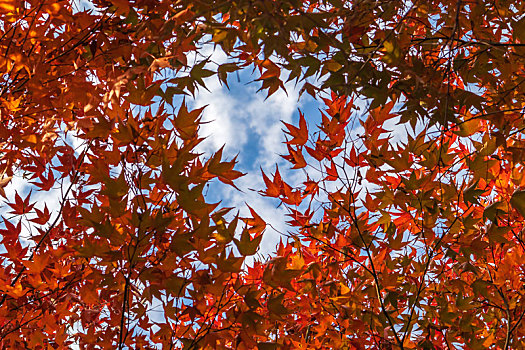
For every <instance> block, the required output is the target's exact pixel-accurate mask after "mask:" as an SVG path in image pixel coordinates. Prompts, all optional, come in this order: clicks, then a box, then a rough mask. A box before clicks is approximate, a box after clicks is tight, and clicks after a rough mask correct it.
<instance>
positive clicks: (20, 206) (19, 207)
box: [7, 191, 35, 215]
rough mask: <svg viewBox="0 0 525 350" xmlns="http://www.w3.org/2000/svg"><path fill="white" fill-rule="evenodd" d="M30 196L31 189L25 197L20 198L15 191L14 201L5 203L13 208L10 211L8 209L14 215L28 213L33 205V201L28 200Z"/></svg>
mask: <svg viewBox="0 0 525 350" xmlns="http://www.w3.org/2000/svg"><path fill="white" fill-rule="evenodd" d="M30 198H31V191H30V192H29V193H28V194H27V196H26V198H25V199H23V200H22V197H20V195H19V194H18V192H15V202H14V203H7V204H8V205H9V206H10V207H11V208H13V210H12V211H10V213H11V214H15V215H23V214H27V213H29V212H30V211H31V210H32V209H33V207H34V206H35V203H30V202H29V200H30Z"/></svg>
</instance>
